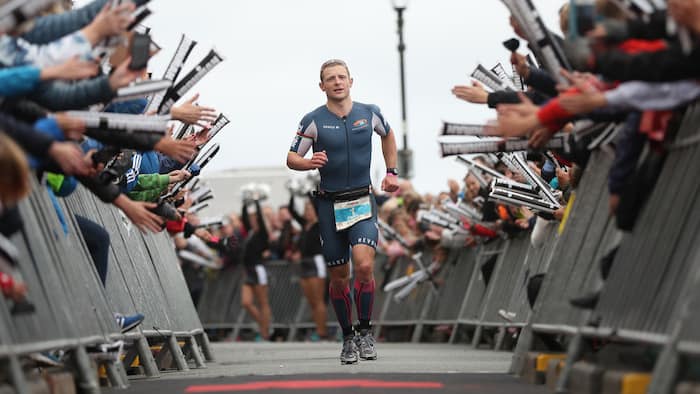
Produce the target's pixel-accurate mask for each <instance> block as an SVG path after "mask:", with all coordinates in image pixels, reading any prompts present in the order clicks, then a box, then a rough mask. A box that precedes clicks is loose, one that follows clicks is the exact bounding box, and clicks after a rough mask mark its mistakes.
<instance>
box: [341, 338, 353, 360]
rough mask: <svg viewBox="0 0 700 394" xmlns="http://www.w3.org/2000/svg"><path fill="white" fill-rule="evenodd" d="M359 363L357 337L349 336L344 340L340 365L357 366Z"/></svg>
mask: <svg viewBox="0 0 700 394" xmlns="http://www.w3.org/2000/svg"><path fill="white" fill-rule="evenodd" d="M356 363H357V346H356V345H355V336H354V335H348V336H347V337H345V338H343V350H341V351H340V364H356Z"/></svg>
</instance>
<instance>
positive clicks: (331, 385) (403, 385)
mask: <svg viewBox="0 0 700 394" xmlns="http://www.w3.org/2000/svg"><path fill="white" fill-rule="evenodd" d="M349 387H359V388H381V389H441V388H444V387H445V385H444V384H442V383H439V382H386V381H382V380H360V379H355V380H282V381H265V382H251V383H239V384H213V385H202V386H189V387H188V388H187V389H186V390H185V392H186V393H221V392H230V391H260V390H271V389H284V390H312V389H338V388H349Z"/></svg>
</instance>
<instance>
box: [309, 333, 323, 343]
mask: <svg viewBox="0 0 700 394" xmlns="http://www.w3.org/2000/svg"><path fill="white" fill-rule="evenodd" d="M309 340H310V341H311V342H318V341H320V340H321V336H320V335H318V333H316V332H313V333H311V335H310V336H309Z"/></svg>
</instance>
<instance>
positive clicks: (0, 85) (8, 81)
mask: <svg viewBox="0 0 700 394" xmlns="http://www.w3.org/2000/svg"><path fill="white" fill-rule="evenodd" d="M40 78H41V70H39V69H38V68H36V67H32V66H22V67H10V68H3V69H0V96H1V97H13V96H21V95H24V94H27V93H29V92H31V91H32V90H34V89H36V87H37V85H39V81H40Z"/></svg>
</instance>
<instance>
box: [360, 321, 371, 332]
mask: <svg viewBox="0 0 700 394" xmlns="http://www.w3.org/2000/svg"><path fill="white" fill-rule="evenodd" d="M370 328H371V326H370V325H369V320H364V319H363V320H360V324H359V325H358V326H357V330H358V331H360V330H369V329H370Z"/></svg>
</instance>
